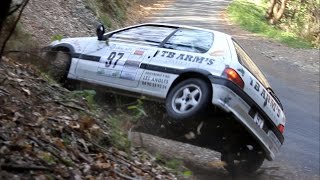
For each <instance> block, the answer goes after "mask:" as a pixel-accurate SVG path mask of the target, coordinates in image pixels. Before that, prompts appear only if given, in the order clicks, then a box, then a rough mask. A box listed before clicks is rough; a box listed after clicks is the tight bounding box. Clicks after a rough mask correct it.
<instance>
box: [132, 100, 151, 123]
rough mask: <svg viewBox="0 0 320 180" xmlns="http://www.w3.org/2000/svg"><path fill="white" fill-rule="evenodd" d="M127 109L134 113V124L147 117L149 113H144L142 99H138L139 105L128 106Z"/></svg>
mask: <svg viewBox="0 0 320 180" xmlns="http://www.w3.org/2000/svg"><path fill="white" fill-rule="evenodd" d="M127 108H128V110H132V111H133V113H134V115H133V120H134V122H136V121H137V120H138V119H140V118H141V117H143V116H147V113H146V112H145V111H144V108H143V100H142V99H138V100H137V104H135V105H131V106H128V107H127Z"/></svg>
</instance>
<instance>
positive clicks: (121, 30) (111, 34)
mask: <svg viewBox="0 0 320 180" xmlns="http://www.w3.org/2000/svg"><path fill="white" fill-rule="evenodd" d="M143 26H153V27H167V28H172V29H175V30H174V31H173V32H172V33H173V34H174V33H175V32H177V31H178V29H180V27H177V26H167V25H161V24H140V25H137V26H133V27H129V28H125V29H120V30H118V31H114V32H111V33H109V34H106V35H105V39H109V38H110V37H111V36H113V35H114V34H116V33H120V32H123V31H127V30H130V29H134V28H139V27H143ZM172 33H170V34H169V35H168V36H170V35H171V34H172ZM173 34H172V35H171V36H173ZM166 39H167V37H166V38H165V39H164V40H163V41H165V40H166ZM168 39H169V38H168ZM163 41H162V42H161V43H160V45H159V46H157V47H160V46H161V44H162V43H163Z"/></svg>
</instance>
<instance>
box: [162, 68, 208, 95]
mask: <svg viewBox="0 0 320 180" xmlns="http://www.w3.org/2000/svg"><path fill="white" fill-rule="evenodd" d="M210 74H211V73H210V72H208V71H206V70H199V69H186V70H184V71H182V72H181V73H180V74H179V76H178V77H177V78H176V79H175V80H174V81H173V83H172V85H171V86H170V88H169V90H168V92H167V95H166V96H168V94H169V92H170V91H171V90H172V89H173V87H175V86H176V85H177V84H178V83H180V82H181V81H183V80H186V79H189V78H199V79H202V80H204V81H205V82H206V84H207V85H208V88H209V89H210V91H211V93H210V95H211V96H212V91H213V89H212V85H211V81H210V79H209V77H208V76H209V75H210Z"/></svg>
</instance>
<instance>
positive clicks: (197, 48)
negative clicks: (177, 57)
mask: <svg viewBox="0 0 320 180" xmlns="http://www.w3.org/2000/svg"><path fill="white" fill-rule="evenodd" d="M212 43H213V34H212V33H211V32H208V31H202V30H197V29H183V28H181V29H179V30H178V31H177V32H176V33H175V34H174V35H173V36H172V37H170V39H169V40H168V41H167V42H166V43H165V44H164V46H163V47H164V48H167V49H175V50H180V51H188V52H195V53H206V52H207V51H208V50H209V49H210V48H211V46H212Z"/></svg>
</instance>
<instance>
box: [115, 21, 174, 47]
mask: <svg viewBox="0 0 320 180" xmlns="http://www.w3.org/2000/svg"><path fill="white" fill-rule="evenodd" d="M174 30H175V28H170V27H158V26H139V27H135V28H132V29H128V30H124V31H120V32H118V33H115V34H113V35H112V36H111V37H110V40H117V41H125V42H130V43H136V44H145V45H151V46H159V45H160V44H161V42H162V41H163V40H164V39H165V38H166V37H167V36H169V35H170V34H171V33H172V32H173V31H174Z"/></svg>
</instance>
